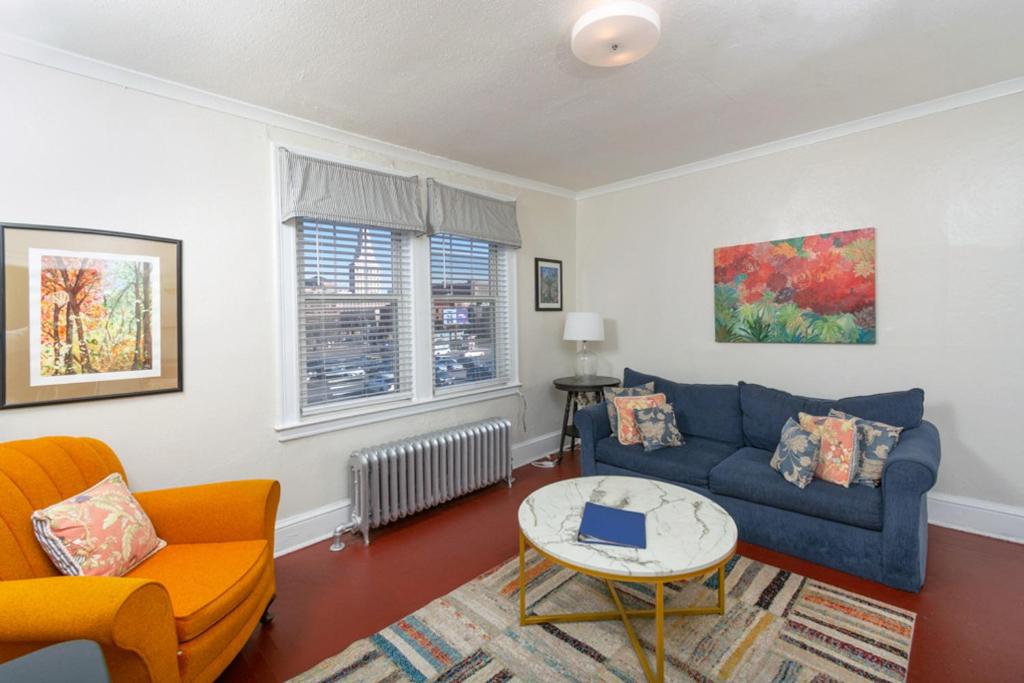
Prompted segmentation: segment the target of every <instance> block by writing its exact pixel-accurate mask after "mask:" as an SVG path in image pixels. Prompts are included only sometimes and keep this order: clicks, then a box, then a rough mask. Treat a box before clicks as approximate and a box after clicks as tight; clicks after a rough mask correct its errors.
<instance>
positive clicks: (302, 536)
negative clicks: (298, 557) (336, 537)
mask: <svg viewBox="0 0 1024 683" xmlns="http://www.w3.org/2000/svg"><path fill="white" fill-rule="evenodd" d="M351 514H352V501H351V500H349V499H347V498H346V499H345V500H342V501H339V502H337V503H330V504H328V505H322V506H320V507H318V508H314V509H312V510H307V511H306V512H300V513H299V514H297V515H292V516H291V517H285V518H284V519H281V520H278V522H277V527H276V529H275V531H274V557H280V556H281V555H287V554H288V553H292V552H295V551H296V550H300V549H302V548H305V547H306V546H308V545H313V544H314V543H319V542H320V541H323V540H326V539H328V538H330V537H331V534H333V533H334V530H335V529H336V528H337V527H338V526H339V525H341V524H344V523H345V522H347V521H348V520H349V517H350V516H351Z"/></svg>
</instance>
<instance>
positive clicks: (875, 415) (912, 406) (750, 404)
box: [659, 382, 924, 451]
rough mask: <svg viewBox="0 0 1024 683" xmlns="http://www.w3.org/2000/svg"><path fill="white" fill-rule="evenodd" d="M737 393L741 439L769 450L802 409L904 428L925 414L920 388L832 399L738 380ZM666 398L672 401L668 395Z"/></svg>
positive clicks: (811, 412)
mask: <svg viewBox="0 0 1024 683" xmlns="http://www.w3.org/2000/svg"><path fill="white" fill-rule="evenodd" d="M659 390H660V389H659ZM739 396H740V407H741V409H742V415H743V417H742V426H743V437H744V443H746V444H747V445H748V446H754V447H756V448H762V449H764V450H768V451H773V450H775V447H776V446H777V445H778V444H779V434H781V433H782V427H783V425H785V424H786V420H788V419H789V418H793V419H797V416H798V414H799V413H801V412H803V413H809V414H811V415H828V412H829V411H830V410H832V409H836V410H841V411H843V412H845V413H849V414H850V415H853V416H855V417H860V418H864V419H865V420H875V421H878V422H885V423H886V424H891V425H894V426H896V427H903V428H905V429H912V428H914V427H916V426H918V425H919V424H921V419H922V418H923V417H924V390H922V389H908V390H907V391H893V392H889V393H886V394H873V395H870V396H851V397H848V398H841V399H838V400H835V399H827V398H809V397H807V396H798V395H796V394H791V393H789V392H788V391H781V390H779V389H771V388H769V387H765V386H761V385H760V384H748V383H747V382H740V383H739ZM669 402H670V403H671V402H672V399H671V397H669ZM683 432H684V433H685V430H683Z"/></svg>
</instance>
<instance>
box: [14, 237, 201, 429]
mask: <svg viewBox="0 0 1024 683" xmlns="http://www.w3.org/2000/svg"><path fill="white" fill-rule="evenodd" d="M10 231H29V232H38V233H40V235H44V234H45V235H53V234H54V233H64V234H66V235H69V236H70V237H69V239H73V238H77V239H79V240H81V239H82V238H83V237H84V238H88V237H95V238H113V239H115V240H133V241H140V242H145V243H149V245H150V247H149V248H150V249H160V247H154V246H152V245H166V246H167V247H170V248H171V249H172V250H173V251H172V252H171V253H173V260H174V266H173V268H172V269H170V272H171V273H173V284H174V290H175V297H174V302H173V304H172V307H173V310H174V319H173V322H174V330H175V339H174V341H173V343H172V344H170V346H171V348H173V349H174V355H173V356H169V358H171V359H172V360H173V363H174V365H175V366H176V367H175V369H174V371H173V372H171V373H167V374H166V376H164V375H160V376H158V377H154V378H153V379H154V380H159V381H160V382H163V383H170V382H171V381H173V386H166V387H159V388H146V389H140V390H134V391H121V390H116V389H115V390H112V391H111V392H110V393H94V394H92V395H82V396H68V397H59V398H49V399H43V400H31V401H20V402H12V401H11V397H10V393H11V392H10V390H9V386H8V380H9V379H10V377H11V367H10V356H9V351H10V346H9V343H8V336H9V334H10V330H9V329H8V324H9V323H10V321H11V317H12V316H11V312H10V311H8V296H9V294H10V292H9V290H8V284H9V283H8V278H9V277H10V273H9V269H10V268H11V266H10V264H9V262H8V259H9V257H10V254H9V252H8V248H9V246H10V239H9V235H8V233H9V232H10ZM50 248H53V247H50ZM115 253H119V252H115ZM152 258H161V259H162V258H163V256H159V257H152ZM182 270H183V269H182V241H181V240H179V239H173V238H168V237H156V236H152V235H142V234H136V233H127V232H117V231H113V230H96V229H90V228H77V227H67V226H55V225H33V224H27V223H14V222H6V221H0V410H11V409H18V408H32V407H41V406H48V405H58V404H64V403H80V402H85V401H100V400H106V399H114V398H128V397H134V396H148V395H151V394H167V393H179V392H182V391H184V389H185V364H184V333H183V330H184V317H183V304H182V298H183V280H182ZM164 272H166V271H165V270H164V269H161V282H160V283H158V284H160V286H161V289H163V274H164ZM162 297H163V295H162V294H161V298H162ZM163 309H164V307H163V306H162V307H161V316H162V311H163ZM163 322H164V321H163V318H162V317H161V319H160V320H159V321H155V322H152V323H151V324H154V325H160V326H161V328H163ZM168 341H170V340H168ZM164 348H165V347H163V346H161V354H163V353H164ZM83 376H84V375H83ZM132 381H137V382H142V381H144V380H133V379H118V380H116V381H115V382H111V385H114V384H116V385H118V386H121V385H123V384H124V383H126V382H127V383H130V382H132ZM90 384H103V381H95V380H94V381H93V382H91V383H90V382H88V381H85V382H80V383H76V384H75V385H74V386H79V387H81V386H83V385H84V386H88V385H90ZM98 389H99V388H98ZM98 389H97V390H98Z"/></svg>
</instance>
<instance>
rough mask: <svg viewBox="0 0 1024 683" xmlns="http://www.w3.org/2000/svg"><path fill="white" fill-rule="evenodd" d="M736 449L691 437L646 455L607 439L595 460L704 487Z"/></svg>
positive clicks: (638, 446) (709, 440)
mask: <svg viewBox="0 0 1024 683" xmlns="http://www.w3.org/2000/svg"><path fill="white" fill-rule="evenodd" d="M735 450H736V447H735V446H733V445H731V444H727V443H722V442H721V441H714V440H713V439H703V438H701V437H699V436H690V437H688V438H687V439H686V443H684V444H683V445H682V446H670V447H668V448H662V449H660V450H657V451H654V452H651V453H647V452H645V451H644V448H643V446H641V445H639V444H636V445H633V446H623V445H622V444H621V443H619V441H618V439H616V438H615V437H614V436H610V437H608V438H606V439H602V440H601V441H598V442H597V448H596V449H595V452H594V459H595V460H597V461H598V462H603V463H606V464H608V465H614V466H616V467H621V468H622V469H626V470H632V471H633V472H636V473H637V474H642V475H646V476H649V477H655V478H657V479H665V480H668V481H677V482H681V483H685V484H692V485H694V486H703V487H705V488H706V487H707V485H708V472H710V471H711V468H712V467H714V466H715V465H717V464H718V463H720V462H722V461H723V460H724V459H726V458H727V457H729V455H730V454H731V453H733V452H734V451H735ZM772 474H775V472H772ZM776 476H778V475H777V474H776Z"/></svg>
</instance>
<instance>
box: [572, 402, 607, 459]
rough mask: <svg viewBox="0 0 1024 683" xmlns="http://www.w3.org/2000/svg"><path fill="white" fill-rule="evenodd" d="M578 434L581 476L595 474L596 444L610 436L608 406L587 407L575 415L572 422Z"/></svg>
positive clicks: (599, 404) (602, 404) (601, 404)
mask: <svg viewBox="0 0 1024 683" xmlns="http://www.w3.org/2000/svg"><path fill="white" fill-rule="evenodd" d="M573 424H575V425H576V430H577V431H578V432H579V434H580V470H581V474H583V476H589V475H592V474H595V473H596V467H597V465H596V462H595V460H594V454H595V448H596V447H597V442H598V441H600V440H601V439H603V438H605V437H607V436H611V433H612V424H611V420H609V419H608V406H607V405H605V404H604V403H598V404H596V405H592V406H588V407H586V408H584V409H583V410H581V411H579V412H578V413H576V418H575V420H573Z"/></svg>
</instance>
